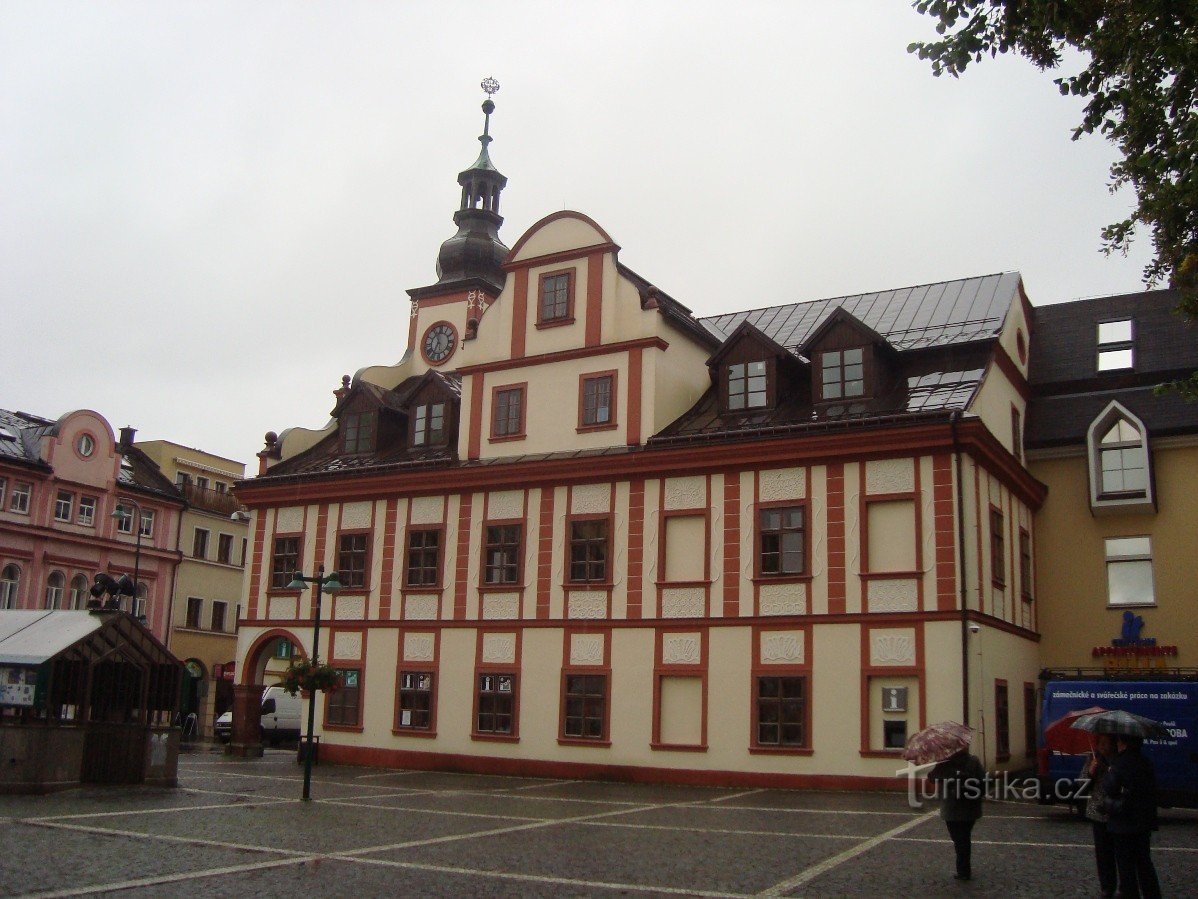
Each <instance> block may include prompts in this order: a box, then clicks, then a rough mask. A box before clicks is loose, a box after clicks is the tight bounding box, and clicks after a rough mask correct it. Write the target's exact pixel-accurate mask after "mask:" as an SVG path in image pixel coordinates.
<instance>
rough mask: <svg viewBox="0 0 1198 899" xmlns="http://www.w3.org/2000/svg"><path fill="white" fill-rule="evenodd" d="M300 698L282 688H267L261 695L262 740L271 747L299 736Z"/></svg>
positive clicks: (296, 738)
mask: <svg viewBox="0 0 1198 899" xmlns="http://www.w3.org/2000/svg"><path fill="white" fill-rule="evenodd" d="M300 705H301V703H300V698H299V697H298V696H292V695H291V694H290V693H288V692H287V691H285V690H284V689H283V688H282V687H267V688H266V692H264V693H263V694H262V739H263V740H264V741H265V742H267V743H269V744H270V745H271V746H277V745H278V744H279V743H281V742H283V741H284V740H298V739H299V735H300Z"/></svg>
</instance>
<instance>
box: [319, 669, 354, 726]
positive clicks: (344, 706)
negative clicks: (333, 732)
mask: <svg viewBox="0 0 1198 899" xmlns="http://www.w3.org/2000/svg"><path fill="white" fill-rule="evenodd" d="M337 673H338V674H339V675H341V688H340V689H338V690H334V691H333V692H331V693H325V696H326V697H328V698H327V701H326V703H325V709H324V723H325V724H331V725H334V726H337V727H357V726H358V720H359V715H360V713H361V706H362V684H361V679H362V672H361V671H360V670H359V669H357V668H338V669H337Z"/></svg>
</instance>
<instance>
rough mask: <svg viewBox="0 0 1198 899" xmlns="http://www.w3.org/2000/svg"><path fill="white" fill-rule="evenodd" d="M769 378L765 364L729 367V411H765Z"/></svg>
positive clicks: (744, 363)
mask: <svg viewBox="0 0 1198 899" xmlns="http://www.w3.org/2000/svg"><path fill="white" fill-rule="evenodd" d="M768 386H769V376H768V370H767V367H766V363H764V362H737V363H734V364H732V365H729V366H728V409H729V410H730V411H735V410H738V409H763V408H765V406H766V405H768V402H769V399H768Z"/></svg>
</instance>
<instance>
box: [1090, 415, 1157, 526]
mask: <svg viewBox="0 0 1198 899" xmlns="http://www.w3.org/2000/svg"><path fill="white" fill-rule="evenodd" d="M1120 419H1122V420H1124V421H1126V422H1127V423H1128V424H1129V425H1131V426H1132V427H1133V428H1135V429H1136V431H1138V432H1139V434H1140V451H1141V452H1142V453H1143V454H1144V468H1145V487H1144V491H1143V493H1140V492H1135V493H1115V494H1111V493H1106V494H1104V493H1103V490H1102V438H1103V436H1105V435H1106V433H1107V432H1108V431H1109V430H1110V429H1111V427H1112V426H1113V425H1114V424H1115V423H1116V422H1117V421H1119V420H1120ZM1086 456H1087V460H1088V465H1087V467H1088V468H1089V472H1090V508H1091V510H1092V511H1093V512H1094V513H1095V514H1104V513H1113V512H1155V511H1156V496H1155V489H1154V486H1153V476H1152V453H1151V451H1150V447H1149V445H1148V429H1147V428H1146V427H1144V422H1142V421H1141V420H1140V419H1139V417H1138V416H1136V414H1135V413H1134V412H1132V411H1131V410H1130V409H1128V408H1127V407H1126V406H1124V405H1123V404H1122V403H1120V402H1118V401H1112V402H1111V403H1110V404H1108V405H1107V407H1106V408H1105V409H1103V410H1102V412H1101V413H1100V414H1099V415H1098V417H1097V418H1095V419H1094V421H1093V422H1091V423H1090V427H1089V430H1087V432H1086Z"/></svg>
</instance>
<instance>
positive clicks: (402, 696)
mask: <svg viewBox="0 0 1198 899" xmlns="http://www.w3.org/2000/svg"><path fill="white" fill-rule="evenodd" d="M432 726H433V673H432V672H431V671H401V672H400V673H399V716H398V719H397V721H396V727H397V728H399V729H401V730H430V729H431V728H432Z"/></svg>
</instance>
